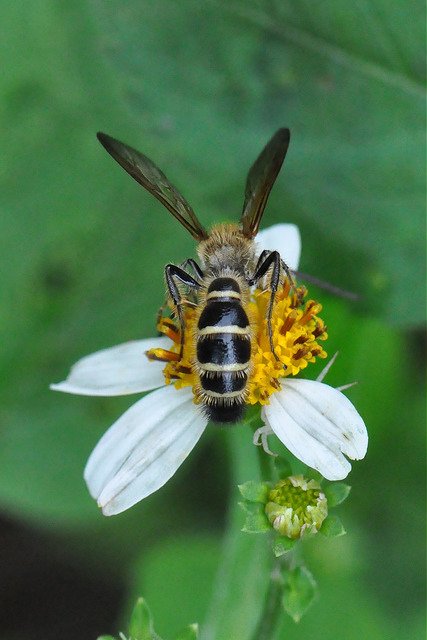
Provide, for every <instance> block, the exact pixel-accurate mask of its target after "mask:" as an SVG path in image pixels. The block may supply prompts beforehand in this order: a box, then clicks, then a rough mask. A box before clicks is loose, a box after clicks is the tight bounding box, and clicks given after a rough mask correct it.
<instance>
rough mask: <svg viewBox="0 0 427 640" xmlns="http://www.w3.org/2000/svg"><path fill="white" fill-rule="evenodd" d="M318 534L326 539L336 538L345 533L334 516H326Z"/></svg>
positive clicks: (340, 523) (339, 521)
mask: <svg viewBox="0 0 427 640" xmlns="http://www.w3.org/2000/svg"><path fill="white" fill-rule="evenodd" d="M319 532H320V533H321V534H322V535H324V536H325V537H326V538H337V537H339V536H344V535H345V534H346V533H347V531H346V530H345V529H344V526H343V523H342V522H341V520H340V519H339V518H338V516H336V515H330V516H328V517H327V518H326V520H325V521H324V522H323V524H322V526H321V527H320V529H319Z"/></svg>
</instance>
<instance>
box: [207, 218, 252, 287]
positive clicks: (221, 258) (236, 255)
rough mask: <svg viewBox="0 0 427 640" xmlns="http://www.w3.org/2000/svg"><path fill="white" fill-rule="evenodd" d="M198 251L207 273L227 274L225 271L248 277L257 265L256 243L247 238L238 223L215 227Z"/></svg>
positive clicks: (215, 274) (214, 274)
mask: <svg viewBox="0 0 427 640" xmlns="http://www.w3.org/2000/svg"><path fill="white" fill-rule="evenodd" d="M197 252H198V254H199V257H200V260H201V262H202V264H203V267H202V268H203V269H204V271H205V273H206V272H207V275H212V276H218V275H220V274H221V275H223V274H224V275H225V271H227V270H229V271H230V273H232V272H234V273H237V274H240V275H241V276H243V277H246V276H247V275H248V274H252V272H253V269H254V266H255V243H254V242H253V240H251V239H248V238H246V237H245V236H244V235H243V233H242V231H241V229H240V228H239V227H238V225H236V224H219V225H217V226H215V227H213V228H212V229H211V231H210V233H209V237H208V238H207V239H206V240H203V241H202V242H200V244H199V246H198V248H197Z"/></svg>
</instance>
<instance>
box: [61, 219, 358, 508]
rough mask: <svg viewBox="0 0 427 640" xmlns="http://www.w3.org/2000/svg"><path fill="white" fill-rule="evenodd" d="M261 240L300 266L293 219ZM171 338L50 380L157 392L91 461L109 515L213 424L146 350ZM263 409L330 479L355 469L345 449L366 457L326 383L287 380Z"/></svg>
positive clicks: (78, 388)
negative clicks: (171, 382)
mask: <svg viewBox="0 0 427 640" xmlns="http://www.w3.org/2000/svg"><path fill="white" fill-rule="evenodd" d="M257 242H258V249H259V251H261V250H263V249H270V250H273V249H276V250H278V251H279V253H280V254H281V256H282V257H283V258H284V260H285V261H286V263H287V264H288V266H289V267H290V268H291V269H296V268H297V267H298V261H299V254H300V238H299V232H298V229H297V227H296V226H295V225H286V224H279V225H275V226H273V227H270V228H269V229H267V230H266V231H264V232H261V233H260V234H259V235H258V236H257ZM169 343H170V341H169V339H168V338H164V337H162V338H153V339H148V340H136V341H134V342H128V343H125V344H121V345H118V346H116V347H112V348H110V349H104V350H102V351H98V352H96V353H94V354H92V355H90V356H87V357H85V358H83V359H82V360H79V361H78V362H77V363H76V364H75V365H74V366H73V367H72V369H71V371H70V374H69V376H68V377H67V379H66V380H65V381H64V382H60V383H59V384H53V385H51V388H52V389H54V390H57V391H63V392H65V393H73V394H79V395H93V396H116V395H126V394H131V393H141V392H144V391H152V392H151V393H149V394H148V395H146V396H144V397H143V398H142V399H141V400H139V401H138V402H136V403H135V404H134V405H133V406H132V407H130V409H128V410H127V411H126V412H125V413H124V414H123V415H122V416H121V417H120V418H119V419H118V420H117V421H116V422H115V423H114V424H113V425H112V426H111V427H110V429H108V431H107V432H106V433H105V434H104V436H103V437H102V438H101V440H100V441H99V442H98V444H97V445H96V447H95V449H94V450H93V452H92V454H91V455H90V457H89V460H88V462H87V465H86V468H85V472H84V477H85V480H86V483H87V485H88V488H89V491H90V493H91V495H92V496H93V497H94V498H95V499H96V500H97V501H98V505H99V506H100V507H101V508H102V511H103V513H104V514H105V515H114V514H117V513H121V512H122V511H124V510H125V509H128V508H129V507H131V506H132V505H134V504H135V503H137V502H139V501H140V500H142V499H143V498H145V497H147V496H149V495H150V494H151V493H153V492H154V491H156V490H157V489H159V488H160V487H162V486H163V485H164V484H165V483H166V482H167V481H168V480H169V479H170V478H171V477H172V476H173V474H174V473H175V471H176V470H177V469H178V467H179V466H180V465H181V464H182V463H183V462H184V460H185V459H186V457H187V456H188V455H189V454H190V452H191V450H192V449H193V447H194V446H195V445H196V443H197V442H198V440H199V439H200V437H201V435H202V434H203V431H204V430H205V428H206V426H207V418H206V417H205V415H204V414H203V412H202V410H201V409H200V406H198V405H195V404H194V403H193V394H192V391H191V389H190V388H185V389H180V390H176V389H175V387H174V386H172V385H169V386H164V384H165V382H164V377H163V373H162V370H163V368H164V363H161V362H150V361H149V360H148V359H147V358H146V357H145V351H147V350H148V349H151V348H155V347H162V348H167V346H168V345H169ZM159 387H160V388H159ZM154 389H156V390H155V391H153V390H154ZM262 415H263V417H264V420H265V423H266V429H267V430H268V431H273V432H274V433H275V434H276V435H277V437H278V438H279V439H280V440H281V441H282V442H283V443H284V444H285V446H286V447H287V448H288V449H289V450H290V451H291V452H292V453H293V454H294V455H295V456H297V457H298V458H299V459H300V460H302V461H303V462H304V463H306V464H307V465H309V466H311V467H313V468H315V469H317V470H318V471H320V473H321V474H322V475H323V476H324V477H325V478H327V479H329V480H339V479H342V478H345V477H346V476H347V474H348V473H349V471H350V468H351V466H350V463H349V462H348V461H347V459H346V458H345V457H344V454H345V455H346V456H348V457H349V458H352V459H360V458H363V456H364V455H365V453H366V448H367V433H366V428H365V425H364V423H363V420H362V418H361V417H360V416H359V414H358V413H357V411H356V409H355V408H354V407H353V405H352V404H351V402H350V401H349V400H348V399H347V398H346V397H345V396H344V395H343V394H342V393H341V392H340V391H337V390H336V389H333V388H332V387H329V386H328V385H325V384H323V383H321V382H314V381H310V380H297V379H292V380H290V379H288V378H287V379H285V380H284V381H283V382H282V388H281V390H280V391H278V392H277V393H274V394H273V395H272V396H271V398H270V404H269V405H266V406H265V407H264V408H263V411H262Z"/></svg>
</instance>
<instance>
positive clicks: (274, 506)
mask: <svg viewBox="0 0 427 640" xmlns="http://www.w3.org/2000/svg"><path fill="white" fill-rule="evenodd" d="M265 513H266V515H267V518H268V519H269V521H270V523H271V525H272V527H273V529H275V530H276V531H278V532H279V533H280V534H281V535H282V536H287V537H288V538H292V539H296V538H301V537H302V536H303V535H304V534H307V533H308V532H311V533H317V531H318V530H319V529H320V527H321V526H322V522H323V521H324V519H325V518H326V516H327V515H328V501H327V499H326V497H325V494H324V493H323V492H322V490H321V487H320V484H319V483H318V482H316V481H315V480H307V479H306V478H304V476H301V475H298V476H289V478H285V479H284V480H280V481H279V482H278V483H277V484H276V485H274V487H273V488H272V489H271V490H270V491H269V494H268V502H267V504H266V505H265Z"/></svg>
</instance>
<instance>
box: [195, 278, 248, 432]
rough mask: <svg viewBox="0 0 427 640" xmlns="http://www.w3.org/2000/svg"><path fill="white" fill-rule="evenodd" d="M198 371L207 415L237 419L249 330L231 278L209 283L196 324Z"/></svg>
mask: <svg viewBox="0 0 427 640" xmlns="http://www.w3.org/2000/svg"><path fill="white" fill-rule="evenodd" d="M196 353H197V371H198V374H199V379H200V392H201V397H202V400H203V402H204V403H205V407H206V411H207V413H208V416H209V418H210V419H211V420H213V421H214V422H237V421H238V420H240V418H241V417H242V414H243V406H244V396H245V390H246V386H247V382H248V374H249V367H250V359H251V332H250V326H249V320H248V316H247V315H246V312H245V310H244V308H243V306H242V303H241V293H240V287H239V284H238V282H237V281H236V280H235V279H234V278H229V277H227V278H226V277H223V278H216V279H215V280H213V281H212V283H211V284H210V286H209V288H208V291H207V296H206V306H205V307H204V309H203V311H202V313H201V315H200V318H199V322H198V325H197V349H196Z"/></svg>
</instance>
